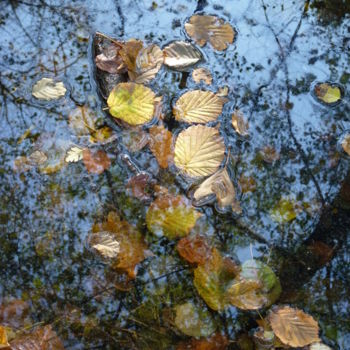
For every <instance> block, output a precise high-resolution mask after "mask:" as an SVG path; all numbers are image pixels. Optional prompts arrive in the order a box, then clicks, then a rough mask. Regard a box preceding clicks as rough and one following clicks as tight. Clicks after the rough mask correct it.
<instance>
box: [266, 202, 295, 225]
mask: <svg viewBox="0 0 350 350" xmlns="http://www.w3.org/2000/svg"><path fill="white" fill-rule="evenodd" d="M299 212H300V206H299V205H298V204H297V203H296V202H294V201H293V200H291V199H289V198H281V199H280V201H279V202H278V203H277V204H276V205H275V206H274V207H273V208H272V210H271V212H270V216H271V218H272V220H274V221H276V222H278V223H280V224H282V223H286V222H289V221H292V220H294V219H295V218H296V217H297V215H298V213H299Z"/></svg>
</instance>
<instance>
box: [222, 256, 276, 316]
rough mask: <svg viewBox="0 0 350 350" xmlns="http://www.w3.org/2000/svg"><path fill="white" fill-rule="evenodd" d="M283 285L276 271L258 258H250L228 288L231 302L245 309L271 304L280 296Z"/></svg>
mask: <svg viewBox="0 0 350 350" xmlns="http://www.w3.org/2000/svg"><path fill="white" fill-rule="evenodd" d="M280 293H281V285H280V282H279V280H278V278H277V277H276V275H275V273H274V272H273V271H272V270H271V269H270V267H268V266H267V265H265V264H263V263H261V262H260V261H257V260H248V261H246V262H245V263H244V264H243V265H242V269H241V272H240V273H239V274H238V276H236V277H235V279H234V280H233V282H232V285H231V286H230V287H229V288H228V290H227V295H228V299H229V301H230V303H231V304H232V305H234V306H236V307H238V308H240V309H243V310H256V309H260V308H262V307H266V306H270V305H271V304H273V303H274V302H275V301H276V300H277V299H278V297H279V295H280Z"/></svg>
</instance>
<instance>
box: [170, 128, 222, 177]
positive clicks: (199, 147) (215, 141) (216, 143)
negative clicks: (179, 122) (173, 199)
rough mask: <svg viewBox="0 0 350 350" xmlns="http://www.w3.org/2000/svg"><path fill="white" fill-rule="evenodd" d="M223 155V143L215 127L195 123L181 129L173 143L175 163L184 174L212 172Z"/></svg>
mask: <svg viewBox="0 0 350 350" xmlns="http://www.w3.org/2000/svg"><path fill="white" fill-rule="evenodd" d="M224 156H225V143H224V140H223V138H222V137H221V136H220V134H219V132H218V130H217V129H215V128H210V127H207V126H202V125H196V126H191V127H189V128H187V129H186V130H184V131H182V132H181V133H180V134H179V136H178V137H177V139H176V143H175V158H174V162H175V165H176V166H177V167H178V168H179V169H180V170H181V172H183V173H184V174H186V175H189V176H191V177H201V176H208V175H211V174H213V173H214V172H215V171H216V170H217V169H218V168H219V166H220V164H221V163H222V161H223V160H224Z"/></svg>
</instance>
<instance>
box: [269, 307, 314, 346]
mask: <svg viewBox="0 0 350 350" xmlns="http://www.w3.org/2000/svg"><path fill="white" fill-rule="evenodd" d="M268 319H269V321H270V324H271V327H272V330H273V331H274V333H275V334H276V336H277V337H278V338H279V339H280V340H281V341H282V343H284V344H286V345H289V346H292V347H303V346H306V345H309V344H311V343H314V342H319V341H320V338H319V337H318V331H319V330H318V324H317V322H316V321H315V320H314V319H313V318H312V316H310V315H308V314H306V313H304V312H303V311H301V310H299V309H293V308H291V307H289V306H284V307H279V308H277V309H276V310H272V311H271V313H270V315H269V317H268Z"/></svg>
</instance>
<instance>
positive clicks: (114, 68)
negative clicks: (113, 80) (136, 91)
mask: <svg viewBox="0 0 350 350" xmlns="http://www.w3.org/2000/svg"><path fill="white" fill-rule="evenodd" d="M122 45H123V44H122V43H120V44H119V45H118V44H117V42H116V43H112V44H111V45H109V46H108V47H106V48H105V49H104V50H103V52H102V53H101V54H99V55H97V56H96V58H95V63H96V66H97V67H98V68H99V69H101V70H103V71H105V72H108V73H111V74H119V73H123V72H125V71H126V69H127V67H126V65H125V63H124V61H123V59H122V57H121V56H120V55H119V51H120V49H121V48H122Z"/></svg>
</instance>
